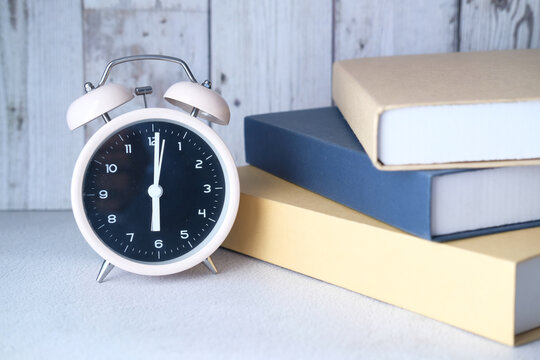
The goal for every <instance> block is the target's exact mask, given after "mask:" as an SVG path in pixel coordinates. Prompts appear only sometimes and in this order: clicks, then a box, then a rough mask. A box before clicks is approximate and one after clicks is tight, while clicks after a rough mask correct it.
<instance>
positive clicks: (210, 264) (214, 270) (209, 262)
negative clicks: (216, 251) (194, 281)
mask: <svg viewBox="0 0 540 360" xmlns="http://www.w3.org/2000/svg"><path fill="white" fill-rule="evenodd" d="M203 263H204V265H206V267H207V268H208V270H210V271H211V272H212V274H217V273H218V271H217V268H216V265H214V262H213V261H212V258H211V257H210V256H209V257H207V258H206V259H204V261H203Z"/></svg>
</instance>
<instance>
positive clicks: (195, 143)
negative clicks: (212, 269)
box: [83, 119, 226, 262]
mask: <svg viewBox="0 0 540 360" xmlns="http://www.w3.org/2000/svg"><path fill="white" fill-rule="evenodd" d="M225 185H226V184H225V179H224V174H223V170H222V166H221V164H220V161H219V158H218V156H217V155H216V153H215V152H214V150H213V149H212V147H211V146H210V145H209V144H208V143H206V142H205V141H204V140H203V139H202V138H201V137H200V136H199V135H198V134H196V133H195V132H193V131H191V130H190V129H187V128H185V127H183V126H181V125H179V124H177V123H172V122H167V121H163V120H159V119H155V120H154V119H152V120H146V121H144V122H139V123H137V124H134V125H132V126H129V127H126V128H124V129H122V130H120V131H118V132H117V133H115V134H114V135H112V136H111V137H110V138H108V139H107V140H106V141H105V142H103V143H102V144H101V146H100V147H99V148H98V149H97V151H96V152H95V153H94V155H93V156H92V158H91V160H90V162H89V163H88V167H87V168H86V173H85V175H84V181H83V204H84V209H85V212H86V216H87V218H88V220H89V222H90V225H91V226H92V228H93V230H94V232H95V233H96V234H97V236H98V237H99V238H100V239H101V240H102V241H103V242H104V243H105V244H106V245H107V246H108V247H109V248H111V249H112V250H114V251H115V252H117V253H118V254H120V255H122V256H124V257H127V258H130V259H134V260H138V261H142V262H163V261H167V260H172V259H175V258H178V257H180V256H182V255H185V254H186V253H188V252H190V251H192V250H193V249H196V248H197V246H198V245H200V244H201V243H202V242H203V241H204V240H205V239H206V238H207V237H208V235H209V234H210V232H211V231H212V229H213V228H214V227H215V226H216V224H217V223H218V221H219V218H220V215H221V211H222V209H223V206H224V202H225V191H226V189H225Z"/></svg>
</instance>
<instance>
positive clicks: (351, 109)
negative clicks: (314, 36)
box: [332, 61, 386, 170]
mask: <svg viewBox="0 0 540 360" xmlns="http://www.w3.org/2000/svg"><path fill="white" fill-rule="evenodd" d="M346 63H347V61H337V62H335V63H334V66H333V70H332V97H333V99H334V101H335V103H336V105H337V107H338V108H339V110H340V111H341V113H342V114H343V115H344V117H345V119H346V120H347V122H348V123H349V126H350V127H351V129H352V130H353V132H354V133H355V135H356V137H357V138H358V139H359V140H360V142H361V143H362V146H363V147H364V150H365V151H366V153H367V154H368V155H369V157H370V159H371V162H372V164H373V166H375V167H376V168H378V169H379V170H386V169H385V168H384V165H383V164H382V163H381V162H380V161H379V159H378V149H377V147H378V145H377V139H378V127H379V116H380V113H381V112H382V109H381V106H380V105H379V104H378V103H377V101H376V100H375V99H373V98H372V97H371V96H370V95H369V93H368V91H366V90H365V89H364V88H363V87H362V86H361V85H360V83H358V82H357V81H356V80H355V79H354V77H353V76H352V75H351V74H350V72H349V70H348V69H347V67H346Z"/></svg>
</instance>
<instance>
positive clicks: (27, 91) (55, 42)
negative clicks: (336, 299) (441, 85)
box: [0, 0, 540, 209]
mask: <svg viewBox="0 0 540 360" xmlns="http://www.w3.org/2000/svg"><path fill="white" fill-rule="evenodd" d="M0 20H1V21H0V51H1V52H0V59H1V63H0V209H66V208H69V206H70V205H69V183H70V178H71V172H72V168H73V164H74V162H75V159H76V157H77V155H78V153H79V151H80V149H81V148H82V146H83V144H84V141H85V138H88V137H89V136H91V135H92V134H93V132H94V131H95V130H96V128H98V127H99V126H101V124H100V123H99V121H96V122H94V123H93V124H91V125H90V126H87V127H86V129H79V130H76V131H75V132H73V133H70V132H69V131H68V129H67V126H66V125H65V119H64V116H65V110H66V109H67V107H68V106H69V104H70V102H71V101H72V100H74V99H75V98H76V97H77V96H79V95H81V94H82V84H83V82H84V81H93V82H97V81H98V80H99V77H100V75H101V72H102V71H103V68H104V66H105V65H106V63H107V62H108V61H109V60H111V59H113V58H115V57H120V56H124V55H128V54H141V53H161V54H170V55H173V56H179V57H182V58H184V59H185V60H186V61H187V62H188V64H189V65H190V66H191V67H192V70H193V72H194V73H195V75H196V76H197V78H198V79H199V80H200V81H202V80H203V79H207V78H209V79H210V80H211V81H212V82H213V85H214V89H216V90H217V91H219V92H220V93H222V95H223V96H224V97H225V98H226V99H227V101H228V102H229V105H230V107H231V113H232V119H231V125H229V126H227V127H221V126H218V125H215V126H214V128H215V130H216V131H217V132H218V133H219V134H220V136H222V138H223V139H224V140H225V142H226V143H227V144H228V145H229V147H230V148H231V151H232V153H233V154H234V156H235V159H236V161H237V163H238V164H243V163H244V154H243V151H244V148H243V146H244V145H243V144H244V143H243V118H244V116H246V115H248V114H254V113H264V112H269V111H286V110H292V109H302V108H310V107H320V106H328V105H330V104H331V103H332V100H331V91H330V83H331V65H332V62H333V61H335V60H339V59H346V58H353V57H367V56H381V55H394V54H413V53H433V52H451V51H478V50H496V49H512V48H538V47H540V24H539V22H540V0H493V1H490V0H379V1H372V0H292V1H277V0H260V1H250V0H208V1H200V0H153V1H152V0H116V1H110V0H79V1H73V0H55V1H48V2H46V5H45V2H44V1H38V0H9V1H3V2H0ZM154 79H155V80H154ZM182 79H185V77H184V75H183V74H182V73H181V72H179V71H178V70H177V68H175V67H174V65H171V64H158V63H139V64H133V65H126V66H124V67H119V68H117V69H115V70H114V71H113V73H112V75H111V80H113V81H115V82H118V83H122V84H125V85H127V86H129V87H135V86H141V85H148V84H151V85H152V86H153V87H154V95H152V96H151V97H150V98H149V103H150V105H152V106H165V104H164V102H163V101H162V100H161V94H162V93H163V91H164V90H165V89H166V88H167V87H168V86H169V85H170V84H172V83H173V82H175V81H179V80H182ZM141 103H142V100H141V99H138V100H135V101H133V102H131V103H130V104H127V105H125V106H124V107H122V108H121V109H119V111H117V113H121V112H123V111H126V110H130V109H133V108H136V107H138V106H140V105H141Z"/></svg>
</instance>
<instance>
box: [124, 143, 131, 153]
mask: <svg viewBox="0 0 540 360" xmlns="http://www.w3.org/2000/svg"><path fill="white" fill-rule="evenodd" d="M124 146H125V147H126V154H131V144H125V145H124Z"/></svg>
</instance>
